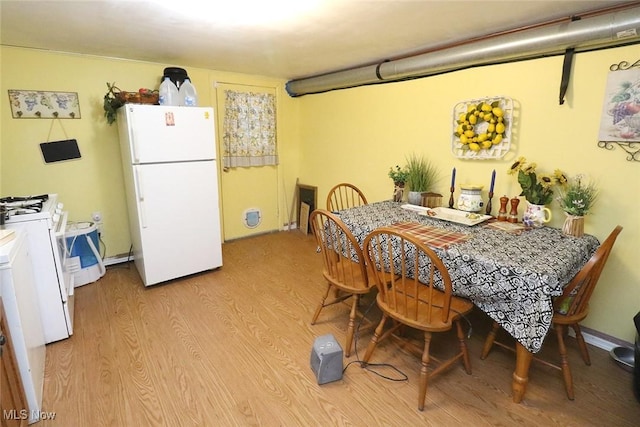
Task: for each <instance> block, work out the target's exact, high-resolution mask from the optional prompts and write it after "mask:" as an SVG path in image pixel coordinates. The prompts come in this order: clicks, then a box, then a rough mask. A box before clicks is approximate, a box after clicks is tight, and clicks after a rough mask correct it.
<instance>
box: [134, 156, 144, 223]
mask: <svg viewBox="0 0 640 427" xmlns="http://www.w3.org/2000/svg"><path fill="white" fill-rule="evenodd" d="M134 171H135V175H136V176H135V186H136V193H137V195H138V205H139V206H140V226H141V227H142V228H147V221H146V219H145V218H146V214H145V211H144V192H143V191H142V189H143V187H144V186H143V185H142V180H141V179H140V169H138V168H135V169H134Z"/></svg>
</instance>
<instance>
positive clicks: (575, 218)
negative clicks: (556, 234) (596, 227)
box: [562, 212, 584, 237]
mask: <svg viewBox="0 0 640 427" xmlns="http://www.w3.org/2000/svg"><path fill="white" fill-rule="evenodd" d="M565 214H566V215H567V219H565V220H564V225H563V226H562V232H563V233H564V234H567V235H569V236H574V237H582V236H583V235H584V216H579V215H571V214H568V213H566V212H565Z"/></svg>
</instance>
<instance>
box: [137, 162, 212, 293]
mask: <svg viewBox="0 0 640 427" xmlns="http://www.w3.org/2000/svg"><path fill="white" fill-rule="evenodd" d="M134 179H135V182H136V183H135V184H136V185H135V186H136V193H137V194H136V197H137V200H138V203H137V205H138V206H137V208H138V209H137V211H138V212H137V222H138V224H132V230H131V231H132V235H133V236H132V241H133V243H134V260H135V263H136V267H137V269H138V271H139V272H140V276H141V277H142V279H143V282H144V284H145V286H149V285H153V284H156V283H160V282H164V281H167V280H171V279H175V278H178V277H183V276H186V275H189V274H193V273H198V272H201V271H205V270H211V269H214V268H217V267H220V266H221V265H222V246H221V238H220V213H219V209H218V182H217V168H216V163H215V161H202V162H187V163H166V164H152V165H139V166H134ZM136 234H137V235H136Z"/></svg>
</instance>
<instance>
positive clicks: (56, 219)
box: [53, 213, 60, 222]
mask: <svg viewBox="0 0 640 427" xmlns="http://www.w3.org/2000/svg"><path fill="white" fill-rule="evenodd" d="M58 221H60V214H59V213H54V214H53V222H58Z"/></svg>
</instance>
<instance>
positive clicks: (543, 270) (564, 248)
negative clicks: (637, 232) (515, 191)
mask: <svg viewBox="0 0 640 427" xmlns="http://www.w3.org/2000/svg"><path fill="white" fill-rule="evenodd" d="M401 205H402V204H401V203H398V202H393V201H384V202H376V203H371V204H369V205H365V206H360V207H355V208H351V209H346V210H343V211H340V212H339V213H338V214H339V216H340V218H341V219H342V221H343V222H344V223H345V224H346V225H347V226H348V227H349V229H350V230H351V232H352V233H353V234H354V236H355V238H356V239H357V240H358V242H359V243H360V245H361V246H362V243H363V242H364V239H365V237H366V236H367V234H369V233H370V232H371V231H373V230H374V229H376V228H378V227H381V226H386V225H391V224H394V223H397V222H405V221H412V222H419V223H422V224H425V225H429V226H433V227H440V228H446V229H450V230H452V231H457V232H461V233H467V234H470V235H471V236H472V237H471V238H470V239H469V240H467V241H466V242H463V243H458V244H454V245H451V246H449V247H448V248H446V249H440V248H435V249H434V250H435V252H436V253H437V254H438V256H439V257H440V258H441V259H442V261H443V262H444V264H445V265H446V267H447V269H448V271H449V274H450V276H451V280H452V282H453V291H454V293H455V294H456V295H459V296H463V297H466V298H469V299H470V300H471V301H473V303H474V304H475V305H476V306H477V307H479V308H480V309H481V310H482V311H484V312H485V313H487V314H488V315H489V316H490V317H491V318H492V319H494V320H495V321H497V322H498V323H500V325H502V327H503V328H504V329H505V330H506V331H507V332H508V333H510V334H511V335H512V336H513V337H514V338H516V339H517V340H518V341H519V342H520V343H521V344H522V345H523V346H525V347H526V348H527V349H528V350H529V351H531V352H533V353H537V352H538V351H539V350H540V348H541V347H542V342H543V341H544V338H545V336H546V334H547V332H548V330H549V327H550V326H551V318H552V316H553V305H552V297H554V296H559V295H561V294H562V289H563V287H564V286H565V285H566V284H567V283H568V282H569V281H570V280H571V279H572V278H573V276H575V275H576V273H577V272H578V271H579V270H580V269H581V268H582V267H583V265H584V264H585V263H586V262H587V261H588V260H589V258H590V257H591V255H592V254H593V253H594V252H595V250H596V249H597V248H598V246H599V245H600V243H599V242H598V239H596V238H595V237H594V236H591V235H586V234H585V235H584V236H583V237H579V238H577V237H572V236H566V235H564V234H563V233H562V231H561V230H558V229H555V228H550V227H541V228H536V229H530V230H526V231H524V232H522V233H521V234H519V235H516V234H511V233H508V232H505V231H502V230H497V229H494V228H491V227H485V226H484V225H483V224H479V225H475V226H471V227H469V226H466V225H460V224H456V223H452V222H447V221H443V220H439V219H435V218H431V217H428V216H422V215H419V214H418V213H416V212H412V211H409V210H405V209H402V208H401Z"/></svg>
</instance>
